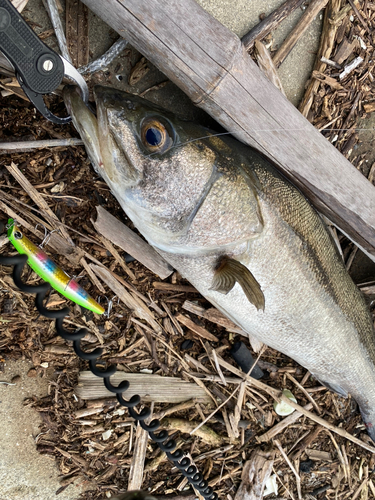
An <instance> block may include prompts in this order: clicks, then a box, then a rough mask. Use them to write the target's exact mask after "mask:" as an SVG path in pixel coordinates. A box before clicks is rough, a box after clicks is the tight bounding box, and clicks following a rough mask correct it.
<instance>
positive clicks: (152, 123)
mask: <svg viewBox="0 0 375 500" xmlns="http://www.w3.org/2000/svg"><path fill="white" fill-rule="evenodd" d="M168 129H170V130H168ZM141 139H142V143H143V145H144V146H145V147H146V148H147V149H148V150H149V151H150V152H152V153H165V151H167V150H168V149H169V148H170V147H171V145H172V144H173V138H172V132H171V127H170V126H169V124H167V123H165V124H164V123H162V122H161V121H160V120H159V119H157V118H147V119H146V120H144V121H143V122H142V125H141Z"/></svg>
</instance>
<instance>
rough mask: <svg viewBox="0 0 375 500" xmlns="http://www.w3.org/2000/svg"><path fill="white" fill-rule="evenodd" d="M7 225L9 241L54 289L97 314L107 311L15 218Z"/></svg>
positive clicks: (9, 220)
mask: <svg viewBox="0 0 375 500" xmlns="http://www.w3.org/2000/svg"><path fill="white" fill-rule="evenodd" d="M6 227H7V236H8V238H9V241H10V242H11V243H12V245H13V246H14V248H15V249H16V250H17V252H19V253H20V254H22V255H27V263H28V265H29V266H30V267H31V269H32V270H33V271H35V272H36V274H37V275H38V276H40V277H41V278H42V279H44V280H45V281H47V282H48V283H49V284H50V285H51V287H52V288H53V289H55V290H56V291H57V292H59V293H61V295H64V297H66V298H67V299H69V300H72V301H73V302H75V303H76V304H78V305H80V306H82V307H84V308H85V309H88V310H89V311H93V312H94V313H96V314H103V313H104V312H105V309H104V308H103V307H102V306H101V305H100V304H99V303H98V302H97V301H96V300H95V299H94V298H93V297H91V296H90V295H89V294H88V293H87V292H86V290H84V288H82V287H81V285H79V284H78V283H77V281H76V280H74V279H73V278H71V277H70V276H69V275H68V274H66V272H65V271H64V270H63V269H61V267H59V266H58V265H57V264H56V263H55V262H54V261H53V260H52V259H51V258H50V257H49V256H48V255H47V254H46V252H45V251H44V250H43V249H42V248H40V247H38V246H36V245H35V244H34V243H33V242H32V241H31V240H29V238H28V237H27V236H25V235H24V234H23V233H22V231H21V230H20V229H19V227H18V226H17V225H16V223H15V221H14V220H13V219H8V224H7V225H6Z"/></svg>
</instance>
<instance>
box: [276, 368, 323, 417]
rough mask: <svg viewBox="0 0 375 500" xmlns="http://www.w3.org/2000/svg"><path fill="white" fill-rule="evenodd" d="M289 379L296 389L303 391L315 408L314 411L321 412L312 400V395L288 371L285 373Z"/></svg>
mask: <svg viewBox="0 0 375 500" xmlns="http://www.w3.org/2000/svg"><path fill="white" fill-rule="evenodd" d="M285 375H286V376H287V377H288V379H289V380H291V381H292V382H293V384H294V385H295V386H296V387H298V389H299V390H300V391H301V392H303V393H304V395H305V396H306V397H307V399H308V400H309V401H311V403H312V404H313V405H314V408H315V409H316V411H317V412H318V413H321V412H322V410H321V409H320V407H319V406H318V405H317V403H316V402H315V401H314V398H313V397H312V396H310V394H309V393H308V392H307V391H306V389H305V388H304V387H303V386H302V385H301V384H300V383H299V382H298V380H296V379H295V378H294V377H293V376H292V375H290V373H286V374H285Z"/></svg>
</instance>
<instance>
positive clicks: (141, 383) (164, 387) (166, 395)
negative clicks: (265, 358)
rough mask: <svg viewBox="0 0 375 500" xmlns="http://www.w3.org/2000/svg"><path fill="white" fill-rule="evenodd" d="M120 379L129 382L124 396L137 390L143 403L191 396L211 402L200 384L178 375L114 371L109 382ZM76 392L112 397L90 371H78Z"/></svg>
mask: <svg viewBox="0 0 375 500" xmlns="http://www.w3.org/2000/svg"><path fill="white" fill-rule="evenodd" d="M123 380H128V381H129V383H130V385H129V389H127V391H126V393H124V398H125V399H127V400H128V399H130V398H131V396H134V395H135V394H139V395H140V396H141V398H142V401H143V402H144V403H149V402H152V401H154V402H155V403H182V402H183V401H189V400H190V399H196V400H197V401H199V402H200V403H208V402H210V398H209V396H208V395H207V394H206V392H205V391H204V389H202V388H201V387H199V385H197V384H195V383H192V382H186V381H185V380H181V379H180V378H174V377H161V376H160V375H148V374H146V373H125V372H119V371H118V372H116V373H115V374H114V375H113V376H112V377H111V383H112V384H113V385H118V384H119V383H120V382H122V381H123ZM74 392H75V394H76V395H77V396H78V397H80V398H82V399H85V400H87V399H100V398H108V397H112V396H113V393H112V392H109V391H108V390H107V389H106V388H105V386H104V385H103V381H102V380H101V379H99V378H98V377H96V376H95V375H93V374H92V373H91V372H90V371H83V372H80V374H79V378H78V384H77V386H76V388H75V391H74Z"/></svg>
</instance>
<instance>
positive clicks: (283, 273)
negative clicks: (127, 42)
mask: <svg viewBox="0 0 375 500" xmlns="http://www.w3.org/2000/svg"><path fill="white" fill-rule="evenodd" d="M95 100H96V104H97V111H98V119H96V118H95V117H94V116H93V115H92V114H91V113H90V112H89V110H88V109H87V108H86V107H85V106H84V104H83V103H82V101H81V100H80V98H79V97H78V95H77V94H75V93H74V92H73V91H71V90H69V89H68V90H66V91H65V102H66V104H67V107H68V109H69V111H70V113H71V115H72V116H73V122H74V124H75V126H76V128H77V130H78V131H79V132H80V133H81V135H82V138H83V140H84V142H85V145H86V148H87V150H88V153H89V156H90V158H91V159H92V161H93V166H94V168H95V170H96V171H97V172H98V173H99V174H100V175H101V176H102V177H103V179H104V180H105V181H106V182H107V184H108V185H109V187H110V189H111V191H112V193H113V194H114V196H115V197H116V198H117V200H118V201H119V203H120V204H121V206H122V208H123V209H124V210H125V212H126V213H127V215H128V216H129V218H130V219H131V220H132V222H133V223H134V225H135V226H136V227H137V229H138V230H139V231H140V232H141V233H142V234H143V236H144V237H145V238H146V239H147V241H148V242H149V243H150V244H151V245H152V246H153V247H154V248H155V249H156V250H157V251H158V252H159V253H160V254H161V255H162V256H163V257H164V258H165V259H166V260H167V261H168V262H169V263H170V264H171V265H172V266H173V267H174V268H175V269H176V270H177V271H178V272H179V273H180V274H181V275H182V276H183V277H184V278H186V279H187V280H189V281H190V283H191V284H192V285H193V286H194V287H195V288H196V289H197V290H198V291H199V292H200V293H201V294H202V295H203V296H204V297H206V298H207V299H208V300H209V301H210V302H211V303H212V304H213V305H214V306H215V307H217V308H218V309H219V310H220V311H221V312H222V313H224V314H225V315H226V316H227V317H228V318H229V319H231V320H232V321H233V322H234V323H236V324H237V325H238V326H240V327H241V328H242V329H243V330H245V331H246V332H248V333H249V334H250V335H251V336H252V337H255V338H256V339H258V340H259V341H261V342H263V343H264V344H266V345H268V346H270V347H272V348H274V349H277V350H278V351H280V352H282V353H284V354H286V355H287V356H289V357H291V358H293V359H294V360H295V361H297V362H298V363H300V364H301V365H302V366H304V367H305V368H306V369H308V370H309V371H310V372H311V373H312V375H314V376H315V377H316V378H318V379H319V380H320V381H321V382H322V383H324V384H325V385H327V386H328V387H329V388H331V389H332V390H335V391H336V392H338V393H339V394H341V395H347V394H348V393H349V394H351V395H352V396H353V398H354V399H355V400H356V401H357V403H358V405H359V407H360V410H361V413H362V417H363V419H364V421H365V424H366V426H367V429H368V432H369V434H370V436H371V437H372V439H374V440H375V429H374V427H373V426H374V425H375V364H374V362H375V343H374V339H375V335H374V327H373V322H372V318H371V315H370V312H369V310H368V308H367V306H366V303H365V301H364V299H363V297H362V295H361V293H360V291H359V290H358V288H357V287H356V286H355V284H354V283H353V281H352V280H351V278H350V276H349V274H348V272H347V270H346V269H345V266H344V264H343V262H342V260H341V257H340V255H339V253H338V251H337V249H336V247H335V245H334V242H333V241H332V238H331V236H330V234H329V232H328V230H327V228H326V226H325V225H324V223H323V221H322V220H321V218H320V216H319V215H318V213H317V212H316V211H315V210H314V209H313V208H312V206H311V205H310V203H309V202H308V201H307V200H306V198H305V197H304V196H303V195H302V194H301V193H300V192H299V191H298V190H297V189H296V188H295V187H294V186H292V184H290V183H289V182H288V181H287V180H286V179H285V178H284V177H282V176H281V175H280V174H279V173H278V172H277V171H276V170H275V168H274V167H273V166H272V164H271V163H270V162H269V161H267V160H266V159H265V158H264V157H262V156H260V155H259V154H258V153H256V152H255V151H254V150H252V149H251V148H249V147H248V146H245V145H244V144H242V143H240V142H238V141H236V140H235V139H233V138H230V137H227V136H221V137H215V134H214V132H210V131H209V130H207V129H205V128H204V127H201V126H199V125H197V124H192V123H189V122H184V121H182V120H179V119H178V118H177V117H175V116H174V115H172V114H171V113H169V112H168V111H165V110H163V109H161V108H159V107H158V106H155V105H153V104H151V103H148V102H147V101H146V100H144V99H141V98H137V97H135V96H131V95H129V94H127V93H125V92H120V91H117V90H115V89H110V88H105V87H97V88H95ZM129 101H130V102H131V103H132V105H131V106H129ZM150 117H152V120H154V122H157V123H158V124H165V130H166V132H167V133H168V131H172V132H171V136H173V138H174V143H173V141H170V142H171V145H170V146H168V147H167V148H165V147H164V146H165V144H160V152H159V153H157V152H156V153H155V144H153V145H152V147H153V148H154V149H153V153H152V155H151V154H150V151H151V149H150V145H149V144H147V137H148V135H147V129H145V127H147V126H148V125H145V123H146V124H147V123H149V121H150V119H151V118H150ZM158 126H159V125H158ZM163 126H164V125H163ZM88 131H89V132H88ZM154 142H155V141H154ZM156 146H157V144H156ZM156 149H157V148H156ZM214 174H215V175H214ZM163 188H164V189H163ZM155 200H157V203H156V202H155ZM186 207H189V210H188V211H187V210H186ZM244 214H246V215H244ZM233 261H236V265H231V266H228V265H227V263H230V262H232V263H233ZM224 271H225V272H224ZM228 272H229V273H232V275H231V276H230V277H231V278H233V279H224V278H223V279H222V278H221V273H222V274H223V276H224V275H225V273H226V278H228ZM217 283H218V285H217ZM233 283H235V284H234V286H233ZM244 283H245V284H247V288H249V287H250V288H251V287H253V288H252V290H253V291H254V292H256V293H253V294H251V293H248V290H247V288H246V286H244ZM214 285H215V286H214ZM226 287H228V288H226ZM231 287H232V288H231ZM223 292H225V293H223ZM259 295H260V296H261V297H262V300H260V301H259V302H258V303H256V300H259V299H256V297H259ZM254 297H255V298H254ZM263 305H264V308H263Z"/></svg>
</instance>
